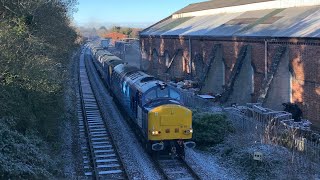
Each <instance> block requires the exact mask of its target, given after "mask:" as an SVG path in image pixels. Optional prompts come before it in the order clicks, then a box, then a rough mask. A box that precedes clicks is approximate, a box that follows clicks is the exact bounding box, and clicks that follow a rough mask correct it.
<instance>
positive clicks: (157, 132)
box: [151, 131, 160, 136]
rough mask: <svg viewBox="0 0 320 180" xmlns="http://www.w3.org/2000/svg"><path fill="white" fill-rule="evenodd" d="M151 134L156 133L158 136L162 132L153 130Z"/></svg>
mask: <svg viewBox="0 0 320 180" xmlns="http://www.w3.org/2000/svg"><path fill="white" fill-rule="evenodd" d="M151 134H152V135H154V136H156V135H159V134H160V132H159V131H152V132H151Z"/></svg>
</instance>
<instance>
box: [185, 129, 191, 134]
mask: <svg viewBox="0 0 320 180" xmlns="http://www.w3.org/2000/svg"><path fill="white" fill-rule="evenodd" d="M191 133H193V129H187V130H185V131H184V134H187V135H188V134H191Z"/></svg>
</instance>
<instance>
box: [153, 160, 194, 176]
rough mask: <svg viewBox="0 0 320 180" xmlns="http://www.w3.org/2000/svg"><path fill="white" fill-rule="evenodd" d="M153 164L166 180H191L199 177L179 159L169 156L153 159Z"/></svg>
mask: <svg viewBox="0 0 320 180" xmlns="http://www.w3.org/2000/svg"><path fill="white" fill-rule="evenodd" d="M154 161H155V164H156V166H157V167H158V169H159V170H160V172H161V173H162V175H163V176H164V177H165V179H168V180H171V179H172V180H179V179H180V180H193V179H200V177H199V176H198V175H197V174H196V173H195V172H194V171H193V169H192V168H191V167H190V166H189V165H188V164H187V163H186V162H185V161H184V160H183V159H181V158H175V159H172V158H171V156H159V157H158V158H154Z"/></svg>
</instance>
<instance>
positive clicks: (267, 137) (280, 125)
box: [225, 103, 320, 162]
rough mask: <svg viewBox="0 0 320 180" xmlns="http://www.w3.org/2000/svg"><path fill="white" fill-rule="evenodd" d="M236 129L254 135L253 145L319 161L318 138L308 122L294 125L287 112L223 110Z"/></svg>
mask: <svg viewBox="0 0 320 180" xmlns="http://www.w3.org/2000/svg"><path fill="white" fill-rule="evenodd" d="M225 111H226V112H227V115H228V117H229V119H230V120H231V121H232V123H233V125H234V126H235V128H236V129H238V130H240V131H245V132H247V133H249V134H252V135H254V137H255V138H256V139H255V141H260V142H261V143H264V144H273V145H281V146H284V147H287V148H289V149H291V150H293V151H295V152H299V153H301V154H304V155H306V156H307V157H309V158H310V159H312V160H313V161H316V162H319V161H320V135H319V134H317V133H315V132H312V131H311V130H310V123H309V121H307V120H303V121H302V122H294V120H293V119H292V116H291V114H290V113H288V112H284V111H274V110H271V109H268V108H263V107H262V106H261V104H257V103H256V104H253V103H249V104H247V106H238V107H230V108H225Z"/></svg>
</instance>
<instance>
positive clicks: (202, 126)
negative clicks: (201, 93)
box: [193, 112, 233, 147]
mask: <svg viewBox="0 0 320 180" xmlns="http://www.w3.org/2000/svg"><path fill="white" fill-rule="evenodd" d="M193 130H194V134H193V140H194V141H195V142H196V144H197V146H199V147H210V146H213V145H216V144H219V143H221V142H223V140H224V138H225V137H226V136H227V135H228V134H229V133H231V132H233V127H232V126H231V123H230V122H229V121H228V120H227V117H226V115H224V114H213V113H197V112H195V113H194V115H193Z"/></svg>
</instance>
